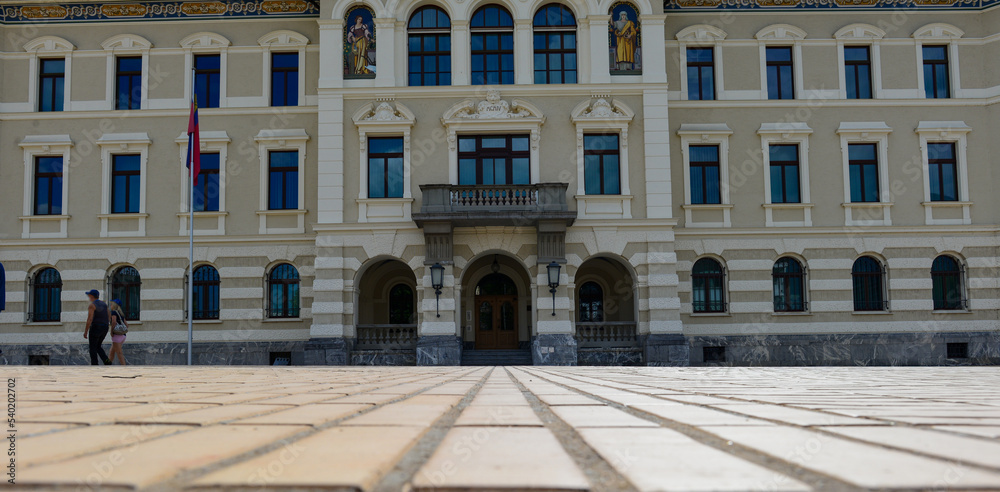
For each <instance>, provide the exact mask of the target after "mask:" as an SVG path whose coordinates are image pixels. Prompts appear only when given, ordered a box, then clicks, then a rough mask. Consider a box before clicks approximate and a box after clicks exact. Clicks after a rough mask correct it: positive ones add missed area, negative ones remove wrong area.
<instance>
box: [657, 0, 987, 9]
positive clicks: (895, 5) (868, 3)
mask: <svg viewBox="0 0 1000 492" xmlns="http://www.w3.org/2000/svg"><path fill="white" fill-rule="evenodd" d="M996 5H1000V0H664V1H663V10H665V11H678V10H681V11H683V10H689V11H705V10H779V11H780V10H784V11H789V10H812V11H816V10H898V9H914V10H985V9H987V8H989V7H993V6H996Z"/></svg>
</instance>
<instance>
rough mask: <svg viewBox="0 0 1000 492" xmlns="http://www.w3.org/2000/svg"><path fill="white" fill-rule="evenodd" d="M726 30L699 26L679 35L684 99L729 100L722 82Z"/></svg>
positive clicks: (684, 30)
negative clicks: (723, 41)
mask: <svg viewBox="0 0 1000 492" xmlns="http://www.w3.org/2000/svg"><path fill="white" fill-rule="evenodd" d="M724 39H726V33H725V31H723V30H721V29H719V28H717V27H713V26H710V25H707V24H698V25H695V26H690V27H687V28H684V29H682V30H681V31H680V32H678V33H677V41H678V44H679V45H680V57H681V58H680V60H681V69H682V70H684V74H683V76H682V77H681V78H680V82H681V98H682V99H689V100H710V99H726V97H725V89H724V87H723V80H722V47H721V42H722V40H724Z"/></svg>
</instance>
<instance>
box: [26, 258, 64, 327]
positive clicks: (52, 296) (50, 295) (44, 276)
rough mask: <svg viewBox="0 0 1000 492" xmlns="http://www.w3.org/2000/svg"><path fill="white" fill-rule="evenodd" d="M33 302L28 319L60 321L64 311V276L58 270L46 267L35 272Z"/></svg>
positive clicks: (34, 320) (40, 321)
mask: <svg viewBox="0 0 1000 492" xmlns="http://www.w3.org/2000/svg"><path fill="white" fill-rule="evenodd" d="M31 302H32V306H31V308H32V309H31V312H30V313H28V321H33V322H37V323H44V322H53V321H59V317H60V314H61V313H62V276H61V275H59V271H58V270H56V269H55V268H45V269H42V270H40V271H39V272H38V273H36V274H35V277H34V278H33V279H32V286H31Z"/></svg>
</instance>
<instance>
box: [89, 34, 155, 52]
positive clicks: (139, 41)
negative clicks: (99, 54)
mask: <svg viewBox="0 0 1000 492" xmlns="http://www.w3.org/2000/svg"><path fill="white" fill-rule="evenodd" d="M101 47H103V48H104V49H106V50H136V51H139V50H148V49H150V48H152V47H153V43H151V42H149V40H148V39H146V38H144V37H142V36H139V35H137V34H119V35H117V36H112V37H110V38H108V39H107V40H106V41H104V42H103V43H101Z"/></svg>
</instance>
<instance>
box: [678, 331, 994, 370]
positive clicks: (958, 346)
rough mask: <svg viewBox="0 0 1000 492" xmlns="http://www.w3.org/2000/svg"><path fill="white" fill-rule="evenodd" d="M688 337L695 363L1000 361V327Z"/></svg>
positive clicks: (739, 364) (930, 363) (827, 363)
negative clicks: (997, 329)
mask: <svg viewBox="0 0 1000 492" xmlns="http://www.w3.org/2000/svg"><path fill="white" fill-rule="evenodd" d="M689 341H690V347H691V364H692V365H733V366H940V365H992V364H1000V332H959V333H880V334H875V333H863V334H837V335H756V336H723V337H689ZM949 352H951V353H950V354H949ZM963 355H964V357H963Z"/></svg>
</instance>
